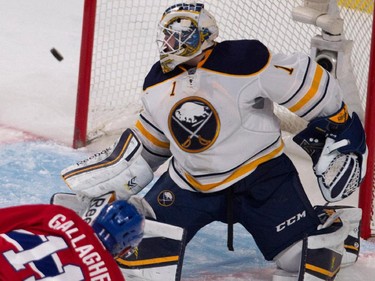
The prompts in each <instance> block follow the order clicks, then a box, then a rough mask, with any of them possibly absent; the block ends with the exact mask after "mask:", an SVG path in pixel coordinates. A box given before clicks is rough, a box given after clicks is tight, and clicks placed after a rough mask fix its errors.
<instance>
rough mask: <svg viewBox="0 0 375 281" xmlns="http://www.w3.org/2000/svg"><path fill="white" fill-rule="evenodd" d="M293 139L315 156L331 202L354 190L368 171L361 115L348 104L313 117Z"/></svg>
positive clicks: (324, 192)
mask: <svg viewBox="0 0 375 281" xmlns="http://www.w3.org/2000/svg"><path fill="white" fill-rule="evenodd" d="M293 140H294V141H295V142H296V143H297V144H298V145H299V146H301V147H302V148H303V149H304V150H305V151H306V152H307V153H308V154H309V155H310V157H311V159H312V162H313V167H314V173H315V175H316V176H317V179H318V184H319V187H320V190H321V192H322V195H323V197H324V198H325V199H326V200H327V201H328V202H335V201H339V200H342V199H344V198H346V197H348V196H349V195H350V194H352V193H353V192H354V191H355V190H356V189H357V188H358V187H359V184H360V183H361V181H362V179H363V178H364V176H365V173H366V162H367V147H366V142H365V133H364V130H363V126H362V123H361V121H360V120H359V117H358V115H357V114H356V113H355V112H354V113H353V115H352V117H350V116H349V114H348V112H347V108H346V105H345V104H343V105H342V107H341V109H340V110H339V111H338V112H337V113H335V114H333V115H331V116H328V117H318V118H315V119H313V120H312V121H311V122H310V123H309V124H308V126H307V128H306V129H305V130H303V131H301V132H300V133H298V134H297V135H296V136H295V137H294V138H293Z"/></svg>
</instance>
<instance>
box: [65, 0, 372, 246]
mask: <svg viewBox="0 0 375 281" xmlns="http://www.w3.org/2000/svg"><path fill="white" fill-rule="evenodd" d="M96 7H97V0H85V1H84V12H83V20H82V38H81V51H80V62H79V71H78V87H77V98H76V113H75V124H74V134H73V145H72V146H73V148H80V147H85V146H86V145H87V144H88V143H87V124H88V116H89V103H90V80H91V68H92V57H93V49H94V35H95V19H96ZM374 10H375V9H374ZM373 15H374V14H373ZM374 26H375V19H374V16H373V24H372V37H371V47H370V58H369V72H368V85H367V97H366V111H365V132H366V138H367V144H368V161H367V173H366V176H365V178H364V181H363V182H362V184H361V188H360V191H359V202H358V206H359V207H360V208H362V209H363V210H371V209H372V204H373V200H375V198H373V194H374V192H375V191H374V189H375V174H374V171H375V129H374V128H372V127H375V62H374V59H375V44H374V41H375V27H374ZM371 144H372V145H371ZM372 216H373V214H372V213H371V212H363V215H362V225H361V237H362V238H364V239H368V238H369V237H371V227H370V225H371V219H372Z"/></svg>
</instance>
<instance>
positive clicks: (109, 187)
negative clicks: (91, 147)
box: [61, 129, 154, 200]
mask: <svg viewBox="0 0 375 281" xmlns="http://www.w3.org/2000/svg"><path fill="white" fill-rule="evenodd" d="M141 151H142V144H141V142H140V141H139V139H138V138H137V136H136V135H135V134H134V132H133V131H132V130H131V129H126V130H125V131H124V132H123V133H122V135H121V137H120V138H119V139H118V140H117V141H116V142H115V143H114V144H113V145H112V146H111V147H109V148H107V149H105V150H103V151H102V152H100V153H96V154H94V155H93V156H91V157H89V158H87V159H85V160H83V161H80V162H78V163H76V164H74V165H72V166H69V167H68V168H66V169H64V170H63V171H62V172H61V175H62V178H63V179H64V181H65V183H66V184H67V185H68V186H69V187H70V188H71V190H72V191H73V192H74V193H76V194H77V195H79V196H81V197H88V198H94V197H98V196H100V195H102V194H105V193H108V192H111V191H115V192H116V196H117V197H118V198H119V199H125V200H126V199H128V198H129V197H130V196H131V195H133V194H137V193H138V192H139V191H141V190H142V189H143V188H144V187H145V186H146V185H147V184H149V183H150V182H151V181H152V179H153V176H154V174H153V171H152V170H151V168H150V166H149V165H148V164H147V162H146V161H145V160H144V159H143V157H142V155H141Z"/></svg>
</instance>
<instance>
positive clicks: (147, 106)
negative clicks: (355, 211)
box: [135, 40, 342, 192]
mask: <svg viewBox="0 0 375 281" xmlns="http://www.w3.org/2000/svg"><path fill="white" fill-rule="evenodd" d="M142 102H143V108H144V111H143V112H142V113H141V114H140V117H139V119H138V121H137V123H136V128H135V129H136V131H137V132H138V135H139V136H140V138H141V139H142V143H143V145H144V150H143V157H144V158H145V159H146V160H147V161H148V163H149V164H150V165H151V166H152V168H153V169H154V170H155V169H156V168H157V167H158V166H159V165H160V164H161V163H163V162H164V161H165V160H166V159H168V158H169V157H170V156H171V155H173V157H172V159H171V161H170V164H169V173H170V175H171V177H172V179H173V180H174V181H175V182H176V183H177V184H178V185H179V186H180V187H181V188H184V189H189V190H195V191H199V192H214V191H219V190H222V189H225V188H226V187H228V186H230V185H232V184H233V183H235V182H236V181H238V180H240V179H242V178H244V177H246V176H247V175H249V174H250V173H252V172H253V171H254V170H255V169H256V168H257V167H258V166H259V165H260V164H262V163H264V162H267V161H269V160H270V159H273V158H275V157H277V156H279V155H280V154H282V153H283V142H282V139H281V131H280V125H279V120H278V118H277V117H276V116H275V114H274V112H273V103H274V102H275V103H277V104H279V105H282V106H284V107H286V108H287V109H289V110H290V111H291V112H293V113H295V114H296V115H298V116H300V117H302V118H304V119H306V120H307V121H309V120H311V119H313V118H315V117H317V116H326V115H329V114H332V113H333V112H335V111H337V110H338V109H339V108H340V106H341V103H342V96H341V91H340V88H339V85H338V82H337V81H336V80H335V79H334V78H333V77H331V75H330V74H329V73H328V72H327V71H326V70H324V69H323V68H322V67H321V66H319V65H318V64H317V63H316V62H315V61H313V60H312V59H311V58H309V57H308V56H306V55H303V54H298V53H296V54H293V55H290V56H286V55H279V54H278V55H272V54H271V53H270V52H269V50H268V49H267V48H266V47H265V46H264V45H263V44H262V43H261V42H259V41H257V40H239V41H224V42H221V43H216V44H215V45H214V46H213V47H212V48H211V49H209V50H207V51H206V54H205V57H204V59H203V60H202V61H201V62H200V63H199V64H198V66H197V67H194V68H187V67H186V66H184V65H180V66H178V67H176V68H175V69H174V70H173V71H172V72H169V73H166V74H164V73H163V72H162V70H161V67H160V64H159V63H156V64H155V65H154V66H153V67H152V69H151V70H150V72H149V74H148V75H147V77H146V79H145V82H144V95H143V98H142Z"/></svg>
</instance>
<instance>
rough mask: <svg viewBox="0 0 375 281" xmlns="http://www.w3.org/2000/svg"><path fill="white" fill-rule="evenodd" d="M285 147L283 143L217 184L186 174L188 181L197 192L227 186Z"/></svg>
mask: <svg viewBox="0 0 375 281" xmlns="http://www.w3.org/2000/svg"><path fill="white" fill-rule="evenodd" d="M283 147H284V143H283V142H282V143H281V145H280V146H279V147H278V148H276V149H275V150H273V151H271V152H270V153H268V154H266V155H264V156H262V157H260V158H259V159H257V160H255V161H252V162H249V163H247V164H245V165H243V166H241V167H240V168H239V169H238V170H236V171H235V172H234V173H233V174H231V175H230V176H229V177H227V178H226V179H224V180H223V181H221V182H217V183H211V184H201V183H199V182H198V181H197V180H196V179H194V178H193V177H192V176H191V175H189V174H188V173H185V177H186V180H187V181H188V182H189V183H190V184H191V185H192V186H193V187H194V188H195V189H197V190H202V191H208V190H211V189H213V188H215V187H217V186H219V185H222V184H226V183H228V182H231V181H234V180H235V179H237V178H239V177H241V176H243V175H245V174H247V173H249V172H251V171H252V170H255V168H256V167H258V166H259V165H260V164H262V163H265V162H267V161H269V160H271V159H272V158H274V157H275V156H276V155H278V154H279V153H280V152H281V151H282V150H283Z"/></svg>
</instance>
